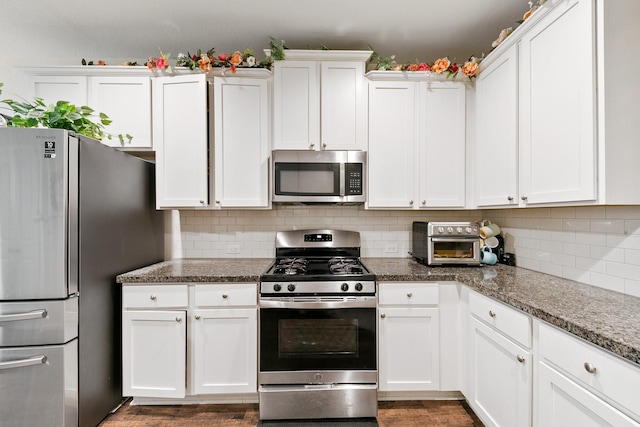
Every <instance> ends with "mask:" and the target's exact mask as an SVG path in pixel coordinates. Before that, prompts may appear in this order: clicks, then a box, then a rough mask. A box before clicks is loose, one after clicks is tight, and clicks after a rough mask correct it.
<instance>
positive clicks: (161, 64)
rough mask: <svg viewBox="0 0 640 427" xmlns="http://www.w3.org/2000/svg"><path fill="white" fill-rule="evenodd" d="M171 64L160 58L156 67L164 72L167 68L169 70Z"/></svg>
mask: <svg viewBox="0 0 640 427" xmlns="http://www.w3.org/2000/svg"><path fill="white" fill-rule="evenodd" d="M168 65H169V64H168V63H167V60H166V59H165V58H164V57H162V56H161V57H160V58H158V59H156V67H158V68H160V69H162V70H164V69H165V68H167V66H168Z"/></svg>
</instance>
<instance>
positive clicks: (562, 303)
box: [362, 258, 640, 364]
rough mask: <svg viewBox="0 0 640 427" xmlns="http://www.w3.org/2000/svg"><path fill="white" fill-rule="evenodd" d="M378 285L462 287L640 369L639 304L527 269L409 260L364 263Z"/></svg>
mask: <svg viewBox="0 0 640 427" xmlns="http://www.w3.org/2000/svg"><path fill="white" fill-rule="evenodd" d="M362 262H363V263H364V264H365V266H366V267H367V268H368V269H369V270H371V271H373V272H374V273H376V277H377V279H378V281H379V282H387V281H389V282H394V281H440V282H442V281H457V282H460V283H462V284H464V285H467V286H468V287H470V288H471V289H473V290H475V291H477V292H479V293H481V294H483V295H486V296H489V297H492V298H495V299H497V300H499V301H502V302H504V303H506V304H508V305H510V306H512V307H515V308H517V309H520V310H522V311H524V312H525V313H529V314H531V315H532V316H534V317H537V318H539V319H541V320H544V321H546V322H548V323H551V324H553V325H556V326H558V327H560V328H561V329H564V330H566V331H568V332H570V333H572V334H574V335H576V336H578V337H580V338H584V339H585V340H587V341H589V342H591V343H593V344H596V345H598V346H600V347H602V348H604V349H606V350H609V351H611V352H612V353H614V354H617V355H618V356H621V357H623V358H625V359H627V360H629V361H631V362H633V363H636V364H640V298H638V297H634V296H630V295H624V294H621V293H618V292H613V291H609V290H607V289H602V288H598V287H595V286H589V285H584V284H582V283H578V282H575V281H572V280H567V279H562V278H559V277H556V276H551V275H548V274H544V273H538V272H535V271H532V270H526V269H524V268H518V267H509V266H506V265H500V264H496V265H494V266H481V267H426V266H424V265H421V264H418V263H417V262H415V261H414V260H413V259H409V258H364V259H363V260H362Z"/></svg>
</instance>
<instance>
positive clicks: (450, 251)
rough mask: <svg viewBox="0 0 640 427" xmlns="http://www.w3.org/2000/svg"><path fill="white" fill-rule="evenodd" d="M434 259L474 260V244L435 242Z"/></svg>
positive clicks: (467, 242)
mask: <svg viewBox="0 0 640 427" xmlns="http://www.w3.org/2000/svg"><path fill="white" fill-rule="evenodd" d="M433 257H434V258H460V259H465V258H473V242H471V241H450V242H442V241H438V242H433Z"/></svg>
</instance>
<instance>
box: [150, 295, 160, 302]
mask: <svg viewBox="0 0 640 427" xmlns="http://www.w3.org/2000/svg"><path fill="white" fill-rule="evenodd" d="M149 299H150V300H151V301H155V300H157V299H158V297H157V296H155V295H151V296H150V297H149Z"/></svg>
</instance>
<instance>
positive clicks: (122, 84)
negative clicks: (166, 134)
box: [89, 77, 153, 150]
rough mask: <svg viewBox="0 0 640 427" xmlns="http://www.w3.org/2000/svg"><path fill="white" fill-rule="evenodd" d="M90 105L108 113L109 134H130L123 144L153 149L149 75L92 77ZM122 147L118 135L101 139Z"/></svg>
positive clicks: (90, 81) (125, 146)
mask: <svg viewBox="0 0 640 427" xmlns="http://www.w3.org/2000/svg"><path fill="white" fill-rule="evenodd" d="M89 106H91V108H93V109H94V110H95V111H96V112H101V113H104V114H106V115H107V116H109V119H110V120H112V121H113V122H112V123H111V124H110V125H109V126H107V131H108V132H109V133H110V134H113V135H117V134H122V135H123V136H124V135H126V134H129V135H131V136H133V139H132V140H131V143H130V144H129V143H127V142H126V139H125V145H124V146H123V148H146V149H149V150H150V149H152V148H153V147H152V139H151V79H150V78H149V77H91V78H90V79H89ZM102 142H103V143H104V144H106V145H110V146H112V147H121V145H120V141H119V140H118V139H117V138H113V139H110V140H109V139H106V138H105V139H104V140H103V141H102Z"/></svg>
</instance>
